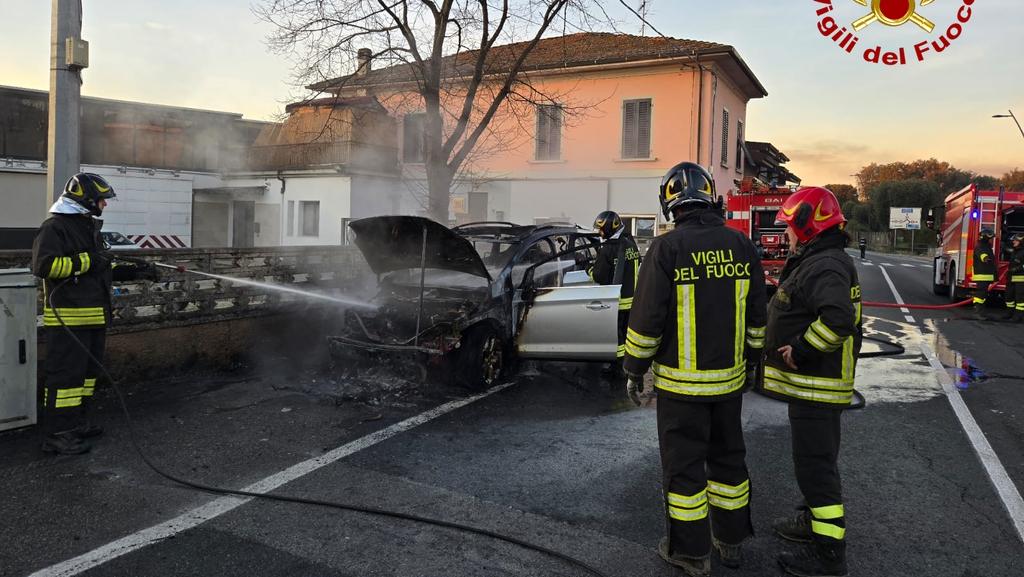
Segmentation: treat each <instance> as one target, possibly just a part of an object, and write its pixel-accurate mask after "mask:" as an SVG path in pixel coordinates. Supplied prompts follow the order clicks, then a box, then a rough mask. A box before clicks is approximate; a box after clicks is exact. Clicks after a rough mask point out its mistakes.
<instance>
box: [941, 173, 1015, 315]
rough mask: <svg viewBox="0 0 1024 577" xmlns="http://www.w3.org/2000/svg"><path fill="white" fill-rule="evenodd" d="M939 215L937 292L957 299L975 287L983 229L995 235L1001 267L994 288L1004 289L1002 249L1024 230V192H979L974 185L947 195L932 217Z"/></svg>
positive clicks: (1005, 259) (1004, 257)
mask: <svg viewBox="0 0 1024 577" xmlns="http://www.w3.org/2000/svg"><path fill="white" fill-rule="evenodd" d="M938 217H943V218H942V222H941V223H938V224H939V228H938V234H939V247H938V249H936V252H935V260H934V265H933V277H932V278H933V281H932V282H933V286H932V290H933V291H934V292H935V294H937V295H948V296H949V298H950V300H952V301H954V302H955V301H960V300H963V298H964V297H966V296H967V294H968V291H970V290H971V289H972V288H974V287H975V284H974V282H973V280H972V276H973V273H974V271H973V264H974V245H975V244H976V243H977V242H978V233H979V232H980V231H981V229H983V228H990V229H992V230H993V231H994V232H995V234H996V238H995V241H994V244H993V246H992V250H993V252H994V253H995V255H996V263H997V267H998V268H997V275H996V279H997V282H996V284H995V286H994V287H993V289H992V290H996V291H1002V290H1004V289H1005V288H1006V283H1005V278H1004V277H1005V273H1006V267H1007V258H1006V256H1007V255H1005V254H1003V252H1002V249H1003V247H1009V245H1010V242H1009V238H1010V236H1012V235H1013V234H1016V233H1024V192H1005V191H1003V190H1000V191H980V190H978V189H977V187H976V186H975V185H973V184H972V185H970V186H968V187H966V188H964V189H963V190H960V191H959V192H954V193H952V194H950V195H949V196H947V197H946V201H945V204H944V206H942V207H938V208H937V209H936V210H935V211H934V212H933V214H932V216H931V218H930V219H929V220H931V221H932V222H935V223H937V222H938ZM929 226H931V225H929Z"/></svg>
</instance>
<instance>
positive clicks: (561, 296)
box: [515, 246, 621, 361]
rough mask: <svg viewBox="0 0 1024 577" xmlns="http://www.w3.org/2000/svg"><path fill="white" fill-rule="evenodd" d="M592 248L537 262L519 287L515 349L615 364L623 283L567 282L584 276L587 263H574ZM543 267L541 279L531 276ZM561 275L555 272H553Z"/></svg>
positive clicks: (579, 248)
mask: <svg viewBox="0 0 1024 577" xmlns="http://www.w3.org/2000/svg"><path fill="white" fill-rule="evenodd" d="M589 249H590V247H588V246H576V247H574V248H571V249H570V250H568V251H563V252H560V253H557V254H556V255H554V256H552V257H550V258H548V259H546V260H544V261H542V262H538V263H535V264H534V265H533V266H532V269H531V270H529V271H528V272H527V274H525V275H524V278H523V280H522V285H521V286H519V287H518V288H517V289H516V294H517V299H516V300H518V303H517V307H516V308H517V309H519V310H520V311H521V314H520V315H519V318H518V321H519V322H517V334H516V335H515V337H516V350H517V352H518V354H519V356H521V357H523V358H532V359H560V360H569V361H612V360H615V354H616V351H617V350H618V313H619V293H620V291H621V286H620V285H596V284H588V285H569V286H566V285H565V283H564V282H563V280H564V279H565V278H566V277H567V276H568V277H571V276H572V275H573V274H577V273H578V272H580V268H581V267H583V266H586V262H587V261H586V259H579V260H577V259H576V256H577V254H576V253H578V252H580V251H587V250H589ZM541 268H543V269H544V270H546V271H548V272H546V273H545V274H542V275H536V276H535V275H534V274H533V273H534V272H535V271H536V270H538V269H541ZM552 268H553V269H554V270H555V271H557V272H556V273H555V274H552V273H551V272H550V270H551V269H552Z"/></svg>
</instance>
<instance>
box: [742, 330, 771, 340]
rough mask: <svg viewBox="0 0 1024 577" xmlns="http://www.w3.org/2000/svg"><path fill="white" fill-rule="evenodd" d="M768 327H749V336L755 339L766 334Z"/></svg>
mask: <svg viewBox="0 0 1024 577" xmlns="http://www.w3.org/2000/svg"><path fill="white" fill-rule="evenodd" d="M766 333H767V329H766V328H765V327H747V336H749V337H753V338H755V339H757V338H761V337H763V336H765V334H766Z"/></svg>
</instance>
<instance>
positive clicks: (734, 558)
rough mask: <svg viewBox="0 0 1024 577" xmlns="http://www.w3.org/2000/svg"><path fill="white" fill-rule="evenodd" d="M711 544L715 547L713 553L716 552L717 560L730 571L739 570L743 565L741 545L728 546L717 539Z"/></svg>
mask: <svg viewBox="0 0 1024 577" xmlns="http://www.w3.org/2000/svg"><path fill="white" fill-rule="evenodd" d="M712 544H713V545H714V547H715V551H718V558H719V559H721V560H722V565H725V566H726V567H728V568H730V569H739V568H740V566H741V565H743V545H742V544H737V545H730V544H728V543H723V542H721V541H719V540H718V539H714V540H712Z"/></svg>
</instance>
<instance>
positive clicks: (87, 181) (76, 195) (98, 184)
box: [61, 172, 117, 216]
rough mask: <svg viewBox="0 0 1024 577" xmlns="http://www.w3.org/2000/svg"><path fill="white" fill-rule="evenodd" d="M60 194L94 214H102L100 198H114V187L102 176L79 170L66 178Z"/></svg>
mask: <svg viewBox="0 0 1024 577" xmlns="http://www.w3.org/2000/svg"><path fill="white" fill-rule="evenodd" d="M61 196H63V197H66V198H69V199H71V200H73V201H75V202H77V203H78V204H80V205H82V206H84V207H85V208H87V209H89V212H91V213H92V214H93V215H95V216H100V215H101V214H103V209H102V208H100V200H107V199H109V198H114V197H116V196H117V195H116V194H114V187H112V186H110V184H108V183H107V181H106V180H103V177H102V176H100V175H98V174H93V173H91V172H79V173H78V174H76V175H74V176H72V177H71V178H69V179H68V182H67V184H65V185H64V194H62V195H61Z"/></svg>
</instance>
